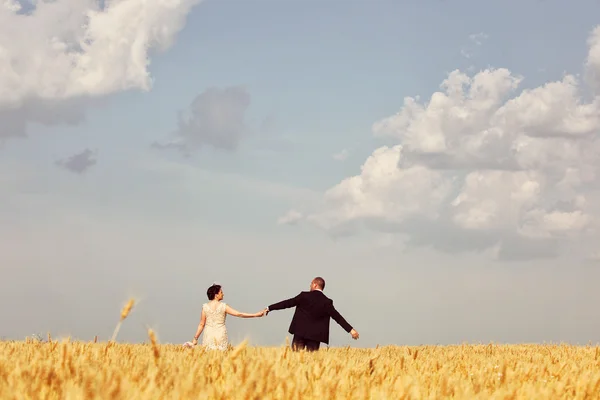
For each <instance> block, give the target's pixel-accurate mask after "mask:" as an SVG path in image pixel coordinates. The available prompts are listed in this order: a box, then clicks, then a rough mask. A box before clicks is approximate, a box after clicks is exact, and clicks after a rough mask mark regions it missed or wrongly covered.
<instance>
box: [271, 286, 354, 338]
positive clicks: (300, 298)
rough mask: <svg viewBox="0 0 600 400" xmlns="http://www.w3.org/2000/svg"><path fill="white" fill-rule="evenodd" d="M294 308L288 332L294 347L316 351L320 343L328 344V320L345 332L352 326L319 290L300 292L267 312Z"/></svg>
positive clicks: (273, 305) (276, 304) (272, 305)
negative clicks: (335, 323) (330, 319)
mask: <svg viewBox="0 0 600 400" xmlns="http://www.w3.org/2000/svg"><path fill="white" fill-rule="evenodd" d="M291 307H296V311H295V312H294V317H293V318H292V323H291V324H290V328H289V330H288V332H289V333H291V334H292V335H294V344H295V346H294V347H297V346H300V347H307V348H308V349H309V350H316V349H318V348H319V346H320V343H321V342H323V343H326V344H329V318H333V320H334V321H335V322H337V323H338V324H339V325H340V326H341V327H342V328H344V330H345V331H346V332H350V331H351V330H352V326H351V325H350V324H349V323H348V322H347V321H346V320H345V319H344V317H342V316H341V315H340V313H339V312H338V311H337V310H336V309H335V307H334V306H333V300H331V299H330V298H328V297H327V296H325V294H324V293H323V292H322V291H320V290H313V291H310V292H301V293H300V294H299V295H297V296H296V297H293V298H291V299H288V300H283V301H280V302H279V303H275V304H271V305H270V306H269V311H274V310H283V309H285V308H291Z"/></svg>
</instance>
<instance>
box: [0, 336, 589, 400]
mask: <svg viewBox="0 0 600 400" xmlns="http://www.w3.org/2000/svg"><path fill="white" fill-rule="evenodd" d="M150 339H151V340H149V341H148V343H147V344H117V343H111V342H105V343H93V342H90V343H82V342H69V341H62V342H57V341H52V340H50V341H49V342H48V341H46V342H37V341H29V342H0V398H2V399H184V398H190V399H191V398H194V399H403V398H404V399H429V398H431V399H433V398H446V397H453V398H463V399H505V398H521V399H561V398H569V399H586V398H587V399H590V398H599V397H600V355H599V349H598V348H597V347H592V346H588V347H585V346H580V347H577V346H566V345H554V346H550V345H548V346H542V345H494V344H489V345H458V346H422V347H381V348H377V349H347V348H330V349H322V350H321V351H319V352H317V353H295V352H292V351H290V350H289V348H286V347H280V348H261V347H256V348H255V347H250V346H247V345H246V344H245V343H242V344H241V345H239V346H238V347H236V348H234V349H231V350H230V351H228V352H225V353H221V352H217V351H212V352H211V351H208V352H207V351H204V350H203V349H202V348H200V347H196V348H194V349H185V348H183V347H181V346H174V345H160V344H158V343H157V342H156V340H155V337H154V336H153V335H152V334H151V335H150Z"/></svg>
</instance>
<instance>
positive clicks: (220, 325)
mask: <svg viewBox="0 0 600 400" xmlns="http://www.w3.org/2000/svg"><path fill="white" fill-rule="evenodd" d="M324 289H325V280H324V279H323V278H321V277H316V278H314V279H313V280H312V281H311V283H310V290H309V291H305V292H301V293H300V294H298V295H297V296H295V297H292V298H291V299H287V300H283V301H280V302H279V303H275V304H271V305H270V306H269V307H267V308H265V309H264V310H262V311H260V312H257V313H255V314H246V313H242V312H239V311H237V310H234V309H233V308H231V307H230V306H229V305H227V304H226V303H224V302H223V301H222V300H223V289H222V288H221V285H217V284H213V285H212V286H211V287H209V288H208V290H207V291H206V295H207V296H208V300H209V301H208V303H204V304H203V305H202V315H201V317H200V323H199V324H198V329H197V330H196V334H195V335H194V340H193V341H192V342H186V345H187V346H195V345H197V344H198V338H199V337H200V335H201V334H202V333H203V332H204V336H203V337H202V346H204V347H205V348H207V349H214V350H227V348H228V346H229V339H228V336H227V328H226V326H225V318H226V316H227V314H229V315H231V316H233V317H239V318H257V317H262V316H265V315H267V314H268V313H269V312H271V311H275V310H283V309H286V308H291V307H296V311H295V312H294V317H293V318H292V323H291V324H290V327H289V329H288V332H289V333H290V334H292V335H294V338H293V340H292V348H293V349H294V350H308V351H315V350H319V347H320V345H321V343H325V344H329V319H330V318H333V320H334V321H335V322H337V323H338V324H339V325H340V326H341V327H342V328H344V330H345V331H346V332H348V333H350V335H352V338H353V339H355V340H356V339H358V337H359V336H358V332H356V330H354V328H352V326H351V325H350V324H349V323H348V322H347V321H346V320H345V319H344V317H342V316H341V315H340V313H339V312H338V311H337V310H336V309H335V307H334V306H333V300H331V299H330V298H328V297H327V296H325V294H324V293H323V290H324Z"/></svg>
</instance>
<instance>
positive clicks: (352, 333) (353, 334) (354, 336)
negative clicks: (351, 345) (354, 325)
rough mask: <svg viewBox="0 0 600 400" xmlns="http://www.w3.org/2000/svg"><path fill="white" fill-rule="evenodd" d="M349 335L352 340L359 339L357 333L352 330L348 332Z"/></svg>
mask: <svg viewBox="0 0 600 400" xmlns="http://www.w3.org/2000/svg"><path fill="white" fill-rule="evenodd" d="M350 334H351V335H352V339H354V340H356V339H358V337H359V336H358V332H356V331H355V330H354V329H352V330H351V331H350Z"/></svg>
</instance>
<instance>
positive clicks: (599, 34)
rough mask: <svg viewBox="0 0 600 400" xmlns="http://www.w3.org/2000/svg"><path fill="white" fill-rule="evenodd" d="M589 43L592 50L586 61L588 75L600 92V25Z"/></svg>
mask: <svg viewBox="0 0 600 400" xmlns="http://www.w3.org/2000/svg"><path fill="white" fill-rule="evenodd" d="M588 45H589V47H590V51H589V53H588V57H587V61H586V69H587V75H588V78H589V81H590V83H591V84H592V85H593V86H594V87H595V89H596V91H597V92H598V93H600V26H597V27H596V29H594V31H593V32H592V34H591V35H590V37H589V39H588Z"/></svg>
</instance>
